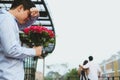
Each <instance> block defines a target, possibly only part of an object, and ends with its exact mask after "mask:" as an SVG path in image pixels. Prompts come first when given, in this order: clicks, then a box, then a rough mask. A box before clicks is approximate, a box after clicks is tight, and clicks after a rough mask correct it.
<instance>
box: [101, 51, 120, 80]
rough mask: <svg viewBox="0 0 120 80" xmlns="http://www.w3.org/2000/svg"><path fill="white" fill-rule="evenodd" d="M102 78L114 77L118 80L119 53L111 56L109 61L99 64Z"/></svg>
mask: <svg viewBox="0 0 120 80" xmlns="http://www.w3.org/2000/svg"><path fill="white" fill-rule="evenodd" d="M100 66H101V69H102V76H103V77H116V79H115V80H119V78H118V76H119V75H120V52H118V54H114V55H112V56H111V57H110V58H109V59H107V60H104V61H103V62H102V63H101V64H100Z"/></svg>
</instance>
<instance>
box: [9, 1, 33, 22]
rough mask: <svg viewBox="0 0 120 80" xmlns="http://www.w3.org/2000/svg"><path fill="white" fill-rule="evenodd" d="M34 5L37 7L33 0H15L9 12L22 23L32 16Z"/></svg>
mask: <svg viewBox="0 0 120 80" xmlns="http://www.w3.org/2000/svg"><path fill="white" fill-rule="evenodd" d="M32 7H35V4H34V3H33V2H32V1H31V0H14V1H13V3H12V6H11V8H10V10H9V12H10V13H11V14H12V15H13V16H15V17H16V19H17V21H18V22H19V23H20V24H24V23H26V22H27V21H28V20H29V19H30V17H31V12H30V9H31V8H32Z"/></svg>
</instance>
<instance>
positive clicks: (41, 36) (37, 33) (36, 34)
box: [20, 26, 55, 47]
mask: <svg viewBox="0 0 120 80" xmlns="http://www.w3.org/2000/svg"><path fill="white" fill-rule="evenodd" d="M23 32H24V33H23V34H21V35H20V38H21V41H22V42H23V43H26V44H30V43H31V44H30V45H32V46H43V47H47V46H48V45H49V44H50V43H53V42H54V37H55V35H54V33H53V31H52V30H49V29H48V28H46V27H44V26H30V27H27V28H24V30H23Z"/></svg>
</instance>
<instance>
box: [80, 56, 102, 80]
mask: <svg viewBox="0 0 120 80" xmlns="http://www.w3.org/2000/svg"><path fill="white" fill-rule="evenodd" d="M88 59H89V63H88V64H86V65H84V66H81V67H83V68H84V69H89V74H88V78H89V80H98V77H100V76H101V69H100V67H99V65H98V64H96V63H95V62H93V57H92V56H89V57H88Z"/></svg>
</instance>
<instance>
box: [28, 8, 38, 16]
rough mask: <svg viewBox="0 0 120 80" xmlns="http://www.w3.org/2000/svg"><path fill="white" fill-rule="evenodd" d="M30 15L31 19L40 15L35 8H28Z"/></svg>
mask: <svg viewBox="0 0 120 80" xmlns="http://www.w3.org/2000/svg"><path fill="white" fill-rule="evenodd" d="M30 13H31V17H38V16H39V15H40V14H39V10H38V9H37V8H36V7H32V8H30Z"/></svg>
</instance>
